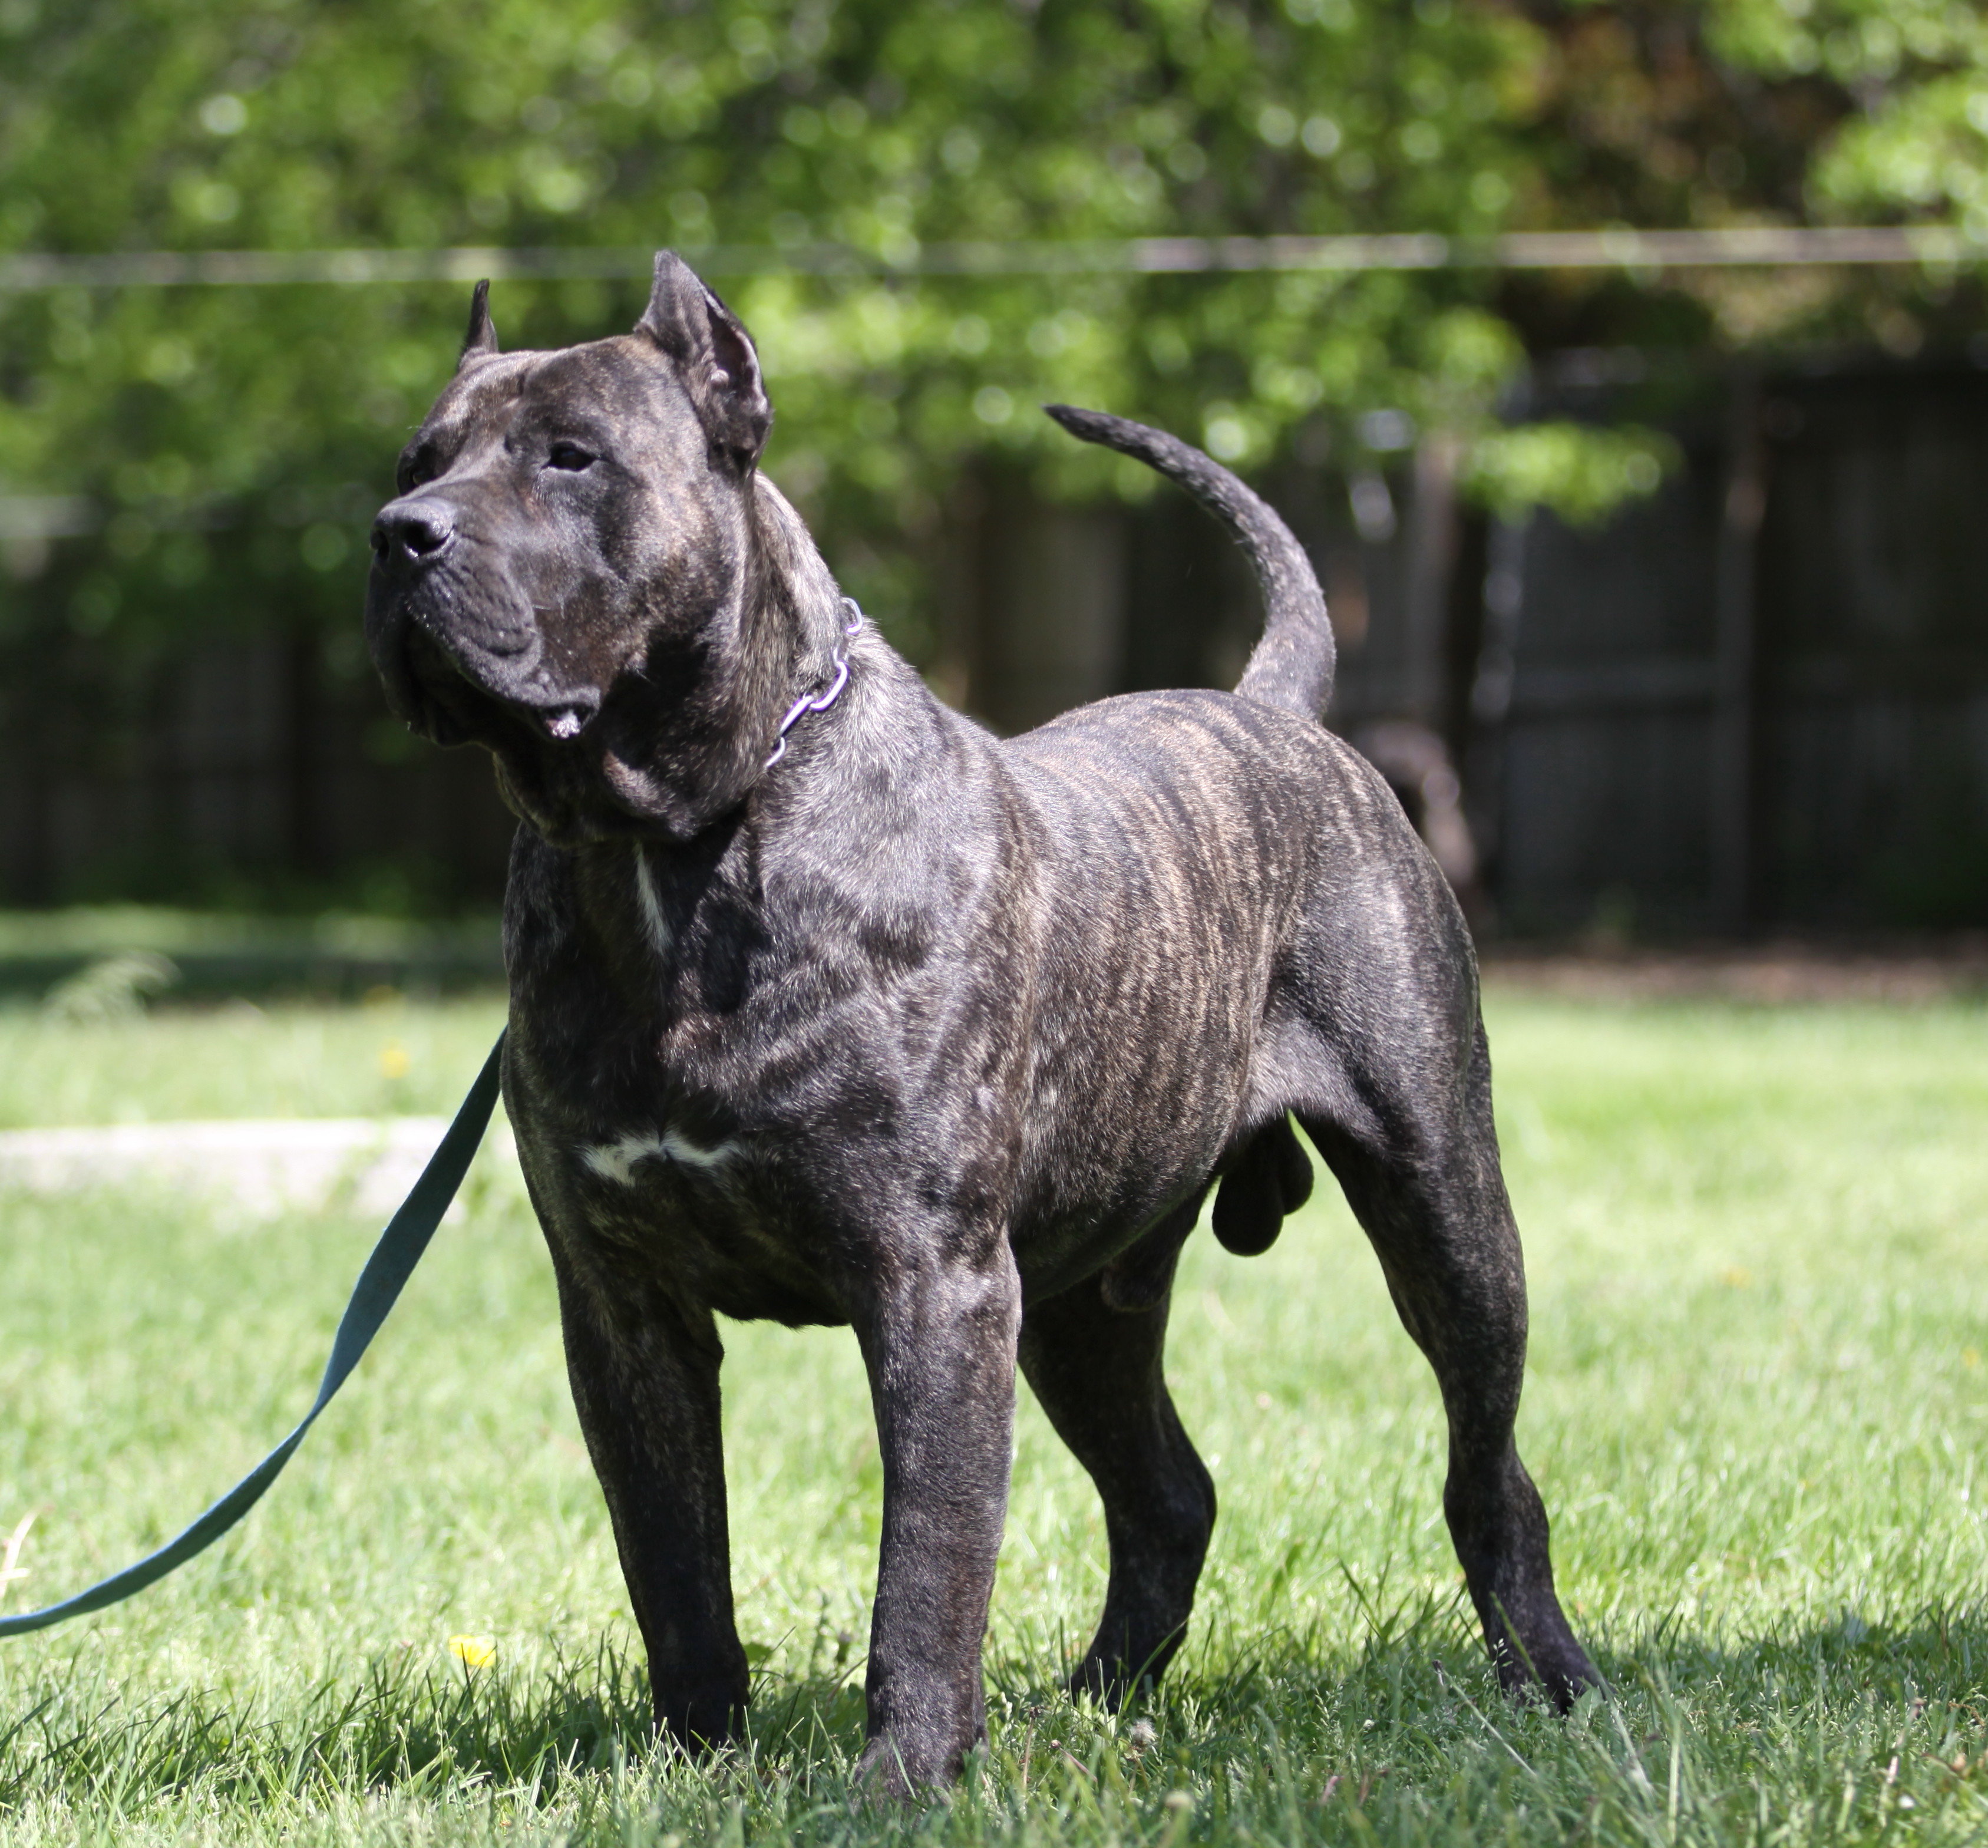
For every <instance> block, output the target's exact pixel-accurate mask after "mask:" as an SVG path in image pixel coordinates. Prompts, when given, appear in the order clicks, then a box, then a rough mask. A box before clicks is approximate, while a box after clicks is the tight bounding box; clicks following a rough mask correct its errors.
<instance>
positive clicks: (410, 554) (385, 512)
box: [373, 499, 455, 564]
mask: <svg viewBox="0 0 1988 1848" xmlns="http://www.w3.org/2000/svg"><path fill="white" fill-rule="evenodd" d="M454 538H455V512H454V510H453V509H451V507H450V506H448V503H447V502H445V501H439V500H430V499H420V500H396V501H391V502H389V503H387V505H386V506H384V507H382V508H381V509H380V516H379V517H378V518H377V520H374V523H373V556H374V557H375V558H377V559H378V560H379V561H380V563H381V564H428V563H429V562H430V561H431V560H433V559H434V557H436V556H437V555H438V553H442V552H445V551H446V550H448V544H449V541H450V540H452V539H454Z"/></svg>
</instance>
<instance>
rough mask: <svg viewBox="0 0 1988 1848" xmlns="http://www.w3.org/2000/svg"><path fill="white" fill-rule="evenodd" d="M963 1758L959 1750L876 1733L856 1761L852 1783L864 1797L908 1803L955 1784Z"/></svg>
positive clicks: (899, 1736) (963, 1752)
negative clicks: (923, 1793)
mask: <svg viewBox="0 0 1988 1848" xmlns="http://www.w3.org/2000/svg"><path fill="white" fill-rule="evenodd" d="M965 1757H966V1753H965V1748H962V1747H959V1746H952V1747H947V1746H945V1745H937V1744H935V1742H933V1741H923V1740H920V1739H918V1738H915V1737H908V1736H906V1735H904V1734H903V1733H898V1732H884V1733H879V1734H878V1735H877V1737H876V1738H874V1739H872V1740H871V1741H870V1743H869V1744H868V1745H866V1746H864V1748H863V1755H862V1757H861V1758H858V1759H857V1761H856V1782H857V1784H858V1785H860V1787H861V1788H862V1789H863V1790H864V1792H865V1794H867V1795H868V1796H876V1797H883V1798H887V1799H889V1800H890V1801H891V1802H899V1803H908V1802H911V1800H912V1799H914V1798H915V1797H916V1796H919V1795H920V1794H921V1793H922V1792H928V1791H931V1790H935V1789H939V1788H940V1787H942V1785H948V1784H955V1783H957V1782H958V1781H959V1772H960V1767H961V1765H962V1764H963V1763H964V1762H965Z"/></svg>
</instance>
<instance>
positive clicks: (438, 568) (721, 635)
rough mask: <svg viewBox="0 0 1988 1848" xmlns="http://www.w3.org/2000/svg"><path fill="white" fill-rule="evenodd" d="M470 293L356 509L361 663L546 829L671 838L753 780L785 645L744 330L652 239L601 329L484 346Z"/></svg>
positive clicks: (766, 419)
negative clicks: (626, 305) (587, 334)
mask: <svg viewBox="0 0 1988 1848" xmlns="http://www.w3.org/2000/svg"><path fill="white" fill-rule="evenodd" d="M488 294H489V286H488V284H485V283H479V284H478V286H477V289H476V293H475V300H474V303H473V304H472V308H471V311H470V321H469V334H468V340H466V342H465V344H464V347H463V350H462V360H461V363H460V364H459V365H458V367H457V370H456V374H455V378H454V380H453V381H451V383H450V384H449V386H448V389H447V390H445V391H444V392H443V393H442V394H441V397H440V398H438V400H437V401H436V402H435V405H434V409H433V410H431V411H430V412H429V413H428V417H427V418H426V420H425V421H424V422H423V423H422V425H421V428H420V429H419V430H418V432H415V435H414V440H413V441H412V442H410V443H409V444H408V445H407V448H405V450H404V451H403V452H402V453H401V462H400V472H399V476H398V479H397V484H396V485H397V488H398V490H399V492H398V494H397V498H395V499H393V500H391V501H390V502H388V503H387V505H386V506H384V507H383V508H382V509H380V514H379V516H378V518H377V520H374V524H373V570H372V577H371V580H370V584H369V585H368V587H367V598H366V638H367V646H368V648H370V651H371V653H372V656H373V660H374V665H375V666H377V668H378V669H379V671H380V677H381V679H383V680H384V682H385V684H386V689H387V701H388V703H389V704H390V705H391V706H392V708H393V709H394V712H396V713H397V714H398V715H399V716H401V717H402V718H404V719H407V720H408V721H409V723H411V724H412V725H413V726H414V728H415V729H417V730H418V731H420V732H422V733H425V734H426V735H427V736H429V737H431V738H432V739H434V740H436V741H437V742H438V743H443V744H457V743H478V744H482V745H483V746H486V747H487V748H488V749H489V750H491V751H492V753H494V754H495V756H496V759H497V764H498V777H499V784H500V786H501V787H502V789H503V790H504V793H505V798H506V800H508V801H509V803H510V804H511V806H512V807H513V808H514V809H515V810H516V811H517V812H518V814H519V815H520V816H521V817H523V818H524V819H525V820H526V821H529V823H531V824H532V825H533V826H534V827H536V828H538V829H539V831H540V832H542V833H543V834H545V835H546V837H547V838H549V839H551V840H553V841H556V842H559V843H560V844H571V843H573V842H576V841H583V840H588V839H593V838H600V837H602V836H603V835H610V834H622V833H629V832H644V833H661V834H664V835H667V836H670V837H672V838H688V835H690V834H693V833H695V831H697V830H698V828H701V827H702V826H704V825H705V824H707V823H708V821H711V820H712V818H713V817H715V815H716V814H719V813H722V811H724V810H725V809H726V808H728V807H731V806H732V804H735V802H736V801H737V800H739V797H740V796H741V795H742V794H743V793H744V790H745V789H746V788H747V787H749V785H750V783H751V781H752V777H753V776H754V775H755V774H756V772H757V770H758V769H759V766H760V764H761V763H762V762H763V760H764V758H765V756H766V752H767V750H768V748H769V746H770V743H771V741H772V736H771V735H772V732H773V728H774V727H776V726H777V723H778V719H779V706H780V702H781V698H782V695H783V691H784V690H785V689H786V687H787V685H788V684H789V681H790V679H791V676H792V675H793V668H794V658H793V641H792V639H791V636H790V635H789V636H786V637H784V638H783V635H781V634H780V633H779V629H780V627H781V625H780V622H779V613H778V611H772V610H769V608H767V605H768V604H769V600H771V599H773V597H776V594H777V593H776V589H769V587H768V586H767V585H766V584H764V583H762V582H761V581H759V580H760V579H761V578H762V577H764V576H765V575H766V574H765V572H764V570H763V568H762V563H761V555H762V551H763V547H762V544H761V543H759V538H760V535H759V526H760V520H761V507H760V501H759V487H758V484H757V483H756V467H757V464H758V461H759V451H760V448H761V446H762V445H763V444H764V442H766V432H767V428H768V427H769V425H770V424H771V423H772V421H773V411H772V408H771V407H770V406H769V404H768V402H767V400H766V390H765V388H764V386H763V384H762V381H761V379H760V374H759V357H758V355H757V354H756V353H755V351H754V350H753V347H752V340H751V338H750V337H749V336H748V335H747V333H746V332H745V328H744V327H742V326H741V325H740V324H739V321H738V320H737V319H736V318H735V316H733V315H732V313H730V312H729V310H727V309H726V308H725V305H724V304H723V303H722V302H720V301H719V300H718V298H717V296H715V295H713V294H712V293H711V291H710V290H709V289H706V288H705V286H704V285H703V283H701V282H700V281H699V280H698V279H697V277H696V276H694V275H692V274H691V271H690V270H689V269H688V268H687V267H686V266H685V265H684V264H683V263H682V262H680V261H679V260H678V259H677V258H676V257H675V256H672V255H671V254H670V253H669V252H667V251H665V252H663V253H661V255H660V256H658V258H657V259H656V272H655V285H654V290H653V292H652V293H651V296H650V300H649V305H648V306H647V309H646V310H644V313H643V315H642V318H641V321H640V322H639V323H637V326H636V328H635V330H634V333H631V334H627V335H623V336H620V337H617V338H614V339H611V340H597V341H594V342H593V343H591V344H587V345H585V346H580V347H567V348H565V349H563V350H559V351H556V352H543V353H538V352H522V353H511V354H503V353H500V352H499V350H498V345H497V336H496V332H495V329H494V328H493V327H492V324H491V320H490V313H489V303H488ZM789 626H790V625H789Z"/></svg>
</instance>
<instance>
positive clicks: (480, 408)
mask: <svg viewBox="0 0 1988 1848" xmlns="http://www.w3.org/2000/svg"><path fill="white" fill-rule="evenodd" d="M557 442H572V443H576V444H579V445H582V446H583V447H584V448H586V449H587V450H588V451H589V452H590V453H592V454H593V455H600V456H604V457H607V458H609V459H611V460H613V461H614V462H617V464H619V465H620V466H621V467H623V468H624V469H630V470H631V471H635V472H641V470H642V469H643V468H644V465H645V464H648V465H664V466H667V465H669V464H670V463H671V462H683V461H685V460H688V459H689V455H690V454H691V452H694V451H695V449H696V448H699V447H701V446H702V432H701V427H700V425H699V424H698V418H697V416H696V414H695V411H694V410H693V409H692V408H691V404H690V401H689V399H688V396H687V395H686V394H685V390H684V388H683V386H682V384H681V381H679V380H678V378H677V377H675V368H674V366H673V365H672V364H671V362H670V360H668V358H666V357H664V355H663V354H660V353H658V351H657V350H656V348H655V346H654V344H653V343H652V342H651V341H648V340H643V339H641V338H639V337H634V336H631V335H625V334H624V335H621V336H619V337H616V338H614V339H611V340H593V341H590V342H589V343H588V344H586V345H584V346H579V347H563V348H560V349H559V350H555V351H550V352H537V351H530V350H526V351H520V352H516V353H506V354H495V355H492V357H489V358H478V359H474V360H472V361H471V362H470V363H468V364H466V365H465V367H463V369H462V371H460V372H458V374H456V376H455V377H454V378H453V379H452V380H451V381H449V384H448V387H447V388H445V390H444V391H443V392H442V394H441V397H440V398H437V399H436V401H435V402H434V407H433V408H432V409H431V410H430V411H429V412H428V416H427V417H426V418H424V420H423V421H422V423H421V428H420V429H419V430H418V431H417V432H415V434H414V438H413V440H412V441H411V442H410V443H409V444H408V445H407V451H406V455H405V460H406V461H407V462H408V463H411V464H412V465H414V466H415V467H416V468H417V469H418V470H419V472H421V473H422V474H424V475H425V476H428V478H430V479H432V478H433V477H434V476H439V475H441V474H445V473H446V472H448V471H449V470H450V469H452V468H454V467H456V466H458V465H472V466H473V465H475V463H476V462H478V461H479V460H485V459H488V460H492V461H494V460H495V459H496V458H497V456H498V455H499V454H508V455H513V456H516V457H517V458H518V459H521V460H522V459H525V458H526V456H528V455H529V454H531V453H532V452H536V451H539V450H543V449H544V448H548V447H549V446H550V445H553V444H555V443H557Z"/></svg>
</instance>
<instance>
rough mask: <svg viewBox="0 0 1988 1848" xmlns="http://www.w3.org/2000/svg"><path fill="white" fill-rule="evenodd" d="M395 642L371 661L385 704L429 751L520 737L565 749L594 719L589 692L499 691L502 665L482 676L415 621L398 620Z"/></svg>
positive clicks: (596, 704)
mask: <svg viewBox="0 0 1988 1848" xmlns="http://www.w3.org/2000/svg"><path fill="white" fill-rule="evenodd" d="M397 640H398V641H399V647H398V649H397V651H391V652H390V656H389V658H386V659H382V660H381V661H380V662H379V666H380V675H381V678H382V679H383V680H384V682H385V684H386V689H387V703H388V705H389V706H391V707H392V708H393V709H394V712H395V713H396V714H397V716H400V717H401V718H403V719H406V720H407V723H409V724H410V725H411V726H413V727H414V729H415V730H416V731H418V732H419V733H421V734H422V735H423V736H425V737H428V738H429V739H431V740H433V741H434V743H437V744H441V745H455V744H468V743H480V744H486V745H489V746H493V747H494V746H498V745H499V744H502V743H513V744H515V743H517V742H518V741H519V737H518V734H519V732H520V731H521V730H522V731H523V732H524V733H526V735H527V736H531V737H533V738H536V739H540V740H544V741H545V742H546V743H549V744H554V745H563V744H573V743H577V742H578V741H579V740H580V736H582V734H583V733H585V731H586V730H587V727H588V726H590V725H591V724H592V723H593V720H594V719H595V718H596V717H597V716H598V715H599V712H600V698H599V696H597V694H595V693H593V692H591V691H590V690H587V689H576V690H567V689H560V690H559V691H556V692H546V691H543V690H542V689H539V688H537V687H535V686H532V685H530V684H529V682H526V684H525V685H505V682H506V681H507V680H509V679H511V678H512V676H511V675H508V674H506V673H505V672H503V671H502V670H503V668H504V667H505V665H506V664H507V662H508V661H509V657H499V660H498V662H496V663H495V668H496V671H495V672H491V671H489V670H486V669H483V668H482V663H481V662H469V661H465V659H464V658H463V656H462V655H461V654H459V653H458V652H457V651H456V650H455V649H454V648H451V647H449V646H448V645H447V644H446V643H445V641H442V640H441V638H439V637H438V635H436V634H435V633H434V630H433V628H431V626H430V625H429V624H427V623H425V622H423V621H420V620H418V619H415V620H411V621H404V622H403V623H402V624H401V625H400V634H399V636H398V638H397ZM479 670H481V671H479Z"/></svg>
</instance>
